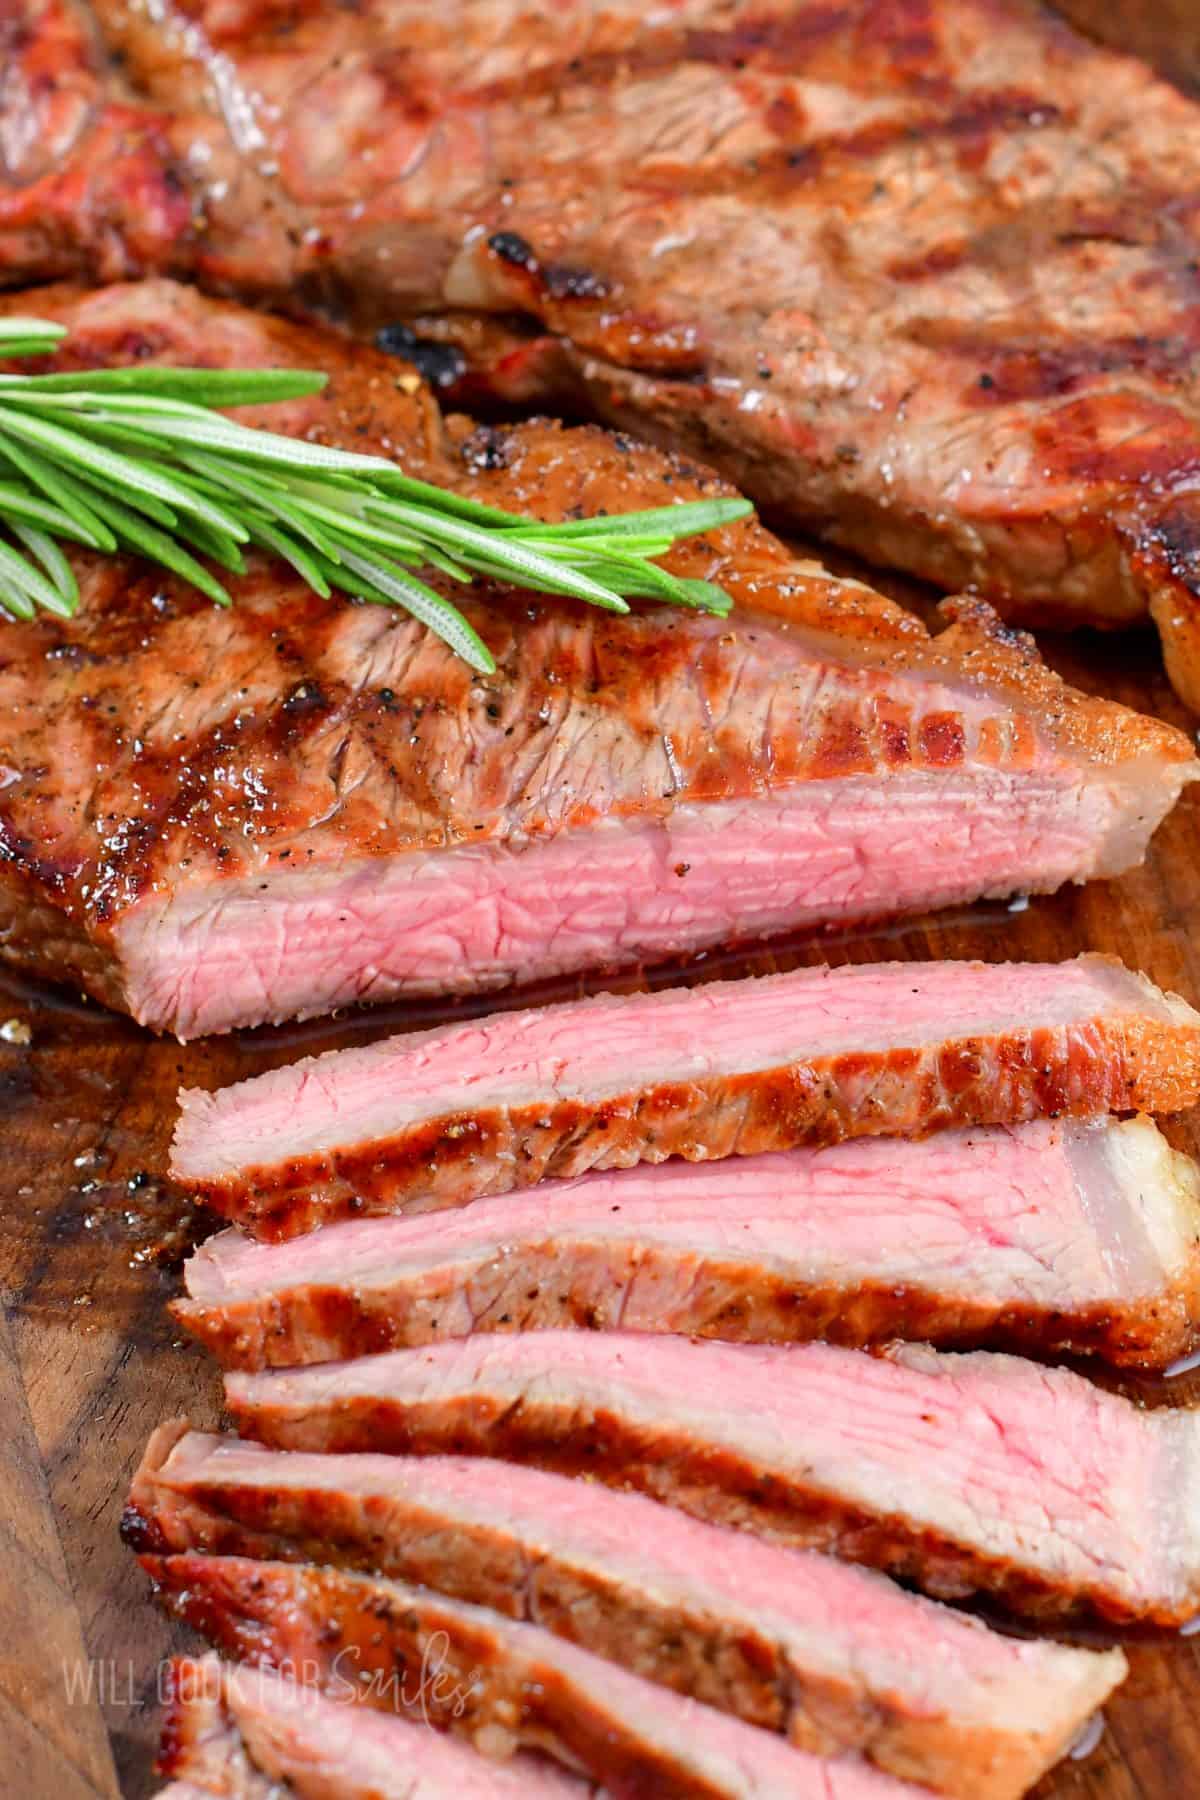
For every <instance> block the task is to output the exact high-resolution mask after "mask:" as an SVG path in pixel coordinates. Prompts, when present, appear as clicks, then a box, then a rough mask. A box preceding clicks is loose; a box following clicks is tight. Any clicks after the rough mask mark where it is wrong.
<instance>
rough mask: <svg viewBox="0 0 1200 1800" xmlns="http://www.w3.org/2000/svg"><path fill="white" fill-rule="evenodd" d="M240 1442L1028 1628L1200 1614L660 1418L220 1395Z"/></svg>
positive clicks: (574, 1408) (1171, 1622)
mask: <svg viewBox="0 0 1200 1800" xmlns="http://www.w3.org/2000/svg"><path fill="white" fill-rule="evenodd" d="M226 1397H227V1402H228V1404H229V1408H230V1411H231V1413H232V1415H233V1419H234V1422H235V1424H236V1425H237V1428H238V1431H239V1432H240V1433H241V1435H242V1436H244V1437H254V1438H258V1439H259V1440H260V1441H261V1442H262V1443H265V1444H268V1445H270V1446H271V1448H272V1449H276V1450H319V1451H335V1452H340V1451H363V1450H371V1451H375V1452H382V1453H385V1454H390V1455H406V1456H407V1455H414V1456H421V1455H430V1454H433V1455H446V1454H449V1455H455V1456H495V1457H501V1458H507V1459H508V1460H510V1461H512V1462H518V1463H530V1464H533V1465H534V1466H535V1467H537V1468H542V1469H550V1470H553V1471H555V1472H556V1473H558V1474H562V1475H576V1476H582V1477H584V1478H585V1479H587V1480H594V1481H602V1482H605V1483H607V1484H608V1485H609V1486H611V1487H619V1488H633V1489H636V1490H637V1491H638V1492H639V1493H643V1494H648V1495H649V1496H650V1497H651V1498H652V1499H655V1500H662V1501H665V1502H667V1503H668V1504H669V1505H673V1506H678V1507H680V1508H681V1509H682V1510H683V1511H684V1512H688V1513H691V1514H693V1515H694V1516H695V1517H696V1518H700V1519H707V1520H709V1521H710V1522H711V1523H712V1524H715V1525H728V1526H734V1527H736V1528H737V1529H739V1530H748V1531H753V1532H755V1533H756V1534H757V1535H758V1536H759V1537H763V1538H767V1539H769V1540H771V1541H772V1542H774V1543H779V1544H787V1545H791V1546H793V1547H795V1548H798V1549H806V1550H820V1551H824V1552H827V1553H830V1554H832V1555H836V1556H840V1557H841V1558H842V1559H843V1560H844V1561H846V1562H856V1563H865V1564H867V1565H868V1566H869V1567H871V1568H875V1569H881V1570H883V1571H884V1572H885V1573H886V1574H889V1575H892V1576H894V1577H895V1579H896V1580H898V1581H902V1582H907V1583H911V1584H912V1585H913V1586H914V1587H918V1588H920V1589H921V1590H922V1591H923V1592H924V1593H926V1594H930V1595H933V1596H934V1597H935V1598H937V1599H942V1600H964V1599H968V1598H970V1597H971V1596H973V1595H986V1596H988V1597H990V1598H991V1599H993V1600H995V1601H997V1602H998V1603H999V1604H1000V1605H1001V1606H1003V1607H1005V1608H1006V1609H1007V1610H1009V1611H1011V1612H1013V1613H1015V1614H1017V1615H1019V1616H1021V1617H1024V1618H1028V1619H1037V1620H1042V1619H1046V1620H1051V1619H1054V1620H1068V1619H1078V1620H1084V1621H1086V1620H1092V1621H1100V1622H1102V1623H1105V1624H1117V1625H1126V1624H1133V1623H1136V1622H1139V1621H1140V1622H1142V1623H1145V1624H1153V1625H1161V1626H1166V1627H1175V1626H1178V1625H1182V1624H1183V1623H1185V1621H1186V1620H1187V1619H1188V1618H1190V1617H1191V1616H1192V1614H1193V1612H1194V1611H1195V1606H1196V1599H1197V1596H1196V1595H1195V1594H1193V1595H1190V1596H1189V1597H1188V1598H1187V1599H1183V1598H1181V1599H1180V1600H1179V1602H1178V1603H1177V1605H1175V1606H1172V1605H1171V1604H1170V1603H1169V1602H1167V1601H1165V1600H1163V1599H1162V1598H1161V1597H1160V1598H1159V1599H1158V1600H1157V1601H1155V1602H1153V1603H1151V1602H1150V1601H1146V1602H1145V1604H1144V1605H1142V1606H1139V1607H1138V1608H1136V1609H1135V1608H1134V1607H1133V1606H1131V1604H1130V1602H1129V1599H1128V1597H1127V1595H1126V1594H1125V1593H1123V1592H1122V1591H1121V1590H1120V1589H1119V1588H1114V1587H1113V1586H1111V1585H1109V1584H1108V1583H1106V1581H1105V1579H1104V1570H1103V1567H1102V1566H1100V1565H1097V1567H1096V1570H1095V1573H1094V1576H1093V1578H1092V1579H1091V1580H1089V1581H1086V1582H1082V1583H1079V1584H1076V1583H1074V1582H1072V1583H1071V1584H1070V1585H1064V1583H1063V1582H1062V1581H1061V1580H1060V1579H1058V1578H1056V1577H1055V1575H1054V1574H1053V1573H1051V1572H1050V1571H1048V1570H1043V1569H1039V1568H1038V1567H1037V1566H1036V1565H1035V1564H1033V1563H1032V1562H1020V1563H1018V1562H1016V1561H1014V1560H1012V1559H1010V1558H1006V1557H999V1556H993V1555H988V1554H987V1553H985V1552H984V1551H983V1550H981V1549H980V1548H979V1547H978V1546H977V1545H972V1544H969V1543H962V1542H959V1541H958V1540H957V1539H955V1538H952V1537H949V1536H946V1535H945V1534H943V1533H941V1532H939V1531H935V1530H933V1529H932V1528H930V1527H927V1526H923V1525H918V1524H916V1523H915V1522H914V1521H913V1520H911V1519H907V1518H905V1517H903V1516H891V1515H887V1514H882V1515H881V1514H880V1513H878V1512H875V1511H870V1510H868V1509H867V1508H866V1507H864V1506H861V1505H858V1504H856V1503H854V1502H852V1501H849V1500H847V1499H845V1498H843V1497H842V1496H840V1495H832V1494H830V1493H829V1492H828V1491H827V1490H825V1489H821V1488H818V1487H810V1486H806V1485H805V1483H804V1481H803V1479H802V1478H801V1477H799V1476H798V1475H794V1474H791V1473H778V1472H773V1471H771V1470H769V1469H765V1468H764V1467H763V1466H762V1464H761V1463H760V1462H757V1461H752V1460H750V1459H749V1458H748V1457H747V1456H746V1455H744V1454H742V1453H741V1452H740V1451H739V1450H738V1449H736V1448H730V1447H728V1446H725V1445H720V1444H714V1443H711V1442H704V1441H698V1440H697V1439H696V1438H695V1437H692V1436H689V1434H688V1432H687V1431H686V1429H685V1428H683V1427H682V1426H674V1425H673V1423H672V1421H671V1420H670V1419H667V1418H663V1419H659V1420H656V1421H655V1423H654V1425H653V1427H652V1428H645V1429H643V1428H642V1427H640V1426H639V1425H638V1424H637V1423H636V1422H634V1421H631V1420H630V1419H629V1418H627V1417H625V1416H623V1415H622V1414H620V1413H619V1412H617V1411H610V1410H608V1409H607V1408H605V1407H602V1406H596V1405H593V1404H591V1403H589V1404H588V1405H587V1406H586V1407H585V1406H581V1405H580V1404H579V1403H578V1402H577V1401H574V1400H570V1399H569V1400H568V1401H567V1402H566V1403H565V1404H562V1405H559V1404H556V1403H555V1402H554V1401H553V1400H552V1399H551V1400H546V1399H543V1398H541V1397H539V1396H538V1395H537V1394H536V1393H531V1392H528V1391H526V1392H524V1393H522V1394H521V1396H520V1398H519V1400H518V1401H517V1403H515V1404H514V1403H513V1401H512V1399H511V1397H504V1396H501V1395H490V1394H489V1393H487V1392H486V1391H476V1392H474V1393H472V1394H471V1395H470V1396H469V1397H466V1398H464V1399H461V1400H460V1399H457V1398H452V1399H448V1400H442V1399H433V1400H409V1401H405V1402H400V1403H398V1402H395V1401H392V1400H390V1399H388V1398H385V1397H383V1396H380V1395H377V1396H372V1397H370V1398H368V1397H365V1396H361V1397H355V1398H354V1399H352V1400H347V1401H339V1400H336V1399H335V1400H331V1401H329V1402H327V1403H326V1404H324V1405H316V1404H311V1405H310V1406H309V1407H308V1409H307V1410H306V1411H305V1412H303V1413H299V1412H296V1411H293V1410H291V1409H289V1408H288V1407H287V1406H277V1405H272V1404H271V1403H270V1402H265V1403H248V1404H244V1403H242V1402H241V1401H240V1400H239V1399H238V1397H237V1395H236V1394H234V1393H229V1392H227V1396H226Z"/></svg>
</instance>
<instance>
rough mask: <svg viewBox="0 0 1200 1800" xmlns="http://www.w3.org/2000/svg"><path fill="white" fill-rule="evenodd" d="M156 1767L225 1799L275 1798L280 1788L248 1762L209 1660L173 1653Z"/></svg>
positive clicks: (198, 1791) (218, 1673) (217, 1673)
mask: <svg viewBox="0 0 1200 1800" xmlns="http://www.w3.org/2000/svg"><path fill="white" fill-rule="evenodd" d="M154 1766H155V1769H156V1770H157V1772H158V1773H159V1774H160V1775H168V1776H172V1777H174V1778H175V1779H176V1780H177V1781H181V1782H186V1783H192V1782H194V1783H195V1790H194V1791H195V1792H196V1794H197V1795H199V1794H201V1793H204V1794H208V1793H213V1794H221V1795H224V1796H226V1797H227V1800H278V1795H279V1793H280V1789H279V1787H278V1784H277V1783H275V1782H273V1781H271V1780H270V1779H269V1778H268V1777H267V1776H266V1775H264V1774H262V1773H261V1771H260V1770H258V1769H256V1768H255V1767H254V1766H253V1764H252V1763H251V1761H250V1759H249V1756H248V1754H247V1752H246V1748H245V1745H244V1744H243V1742H242V1734H241V1731H240V1729H239V1727H238V1724H237V1721H236V1720H235V1719H234V1718H233V1717H232V1715H231V1713H230V1711H229V1707H228V1705H227V1704H226V1700H225V1695H224V1690H223V1681H222V1674H221V1670H220V1669H219V1668H217V1667H216V1666H214V1663H212V1662H210V1661H205V1662H200V1661H194V1660H193V1659H192V1658H190V1657H183V1656H179V1657H174V1658H173V1659H172V1661H171V1662H170V1663H169V1664H168V1665H167V1692H166V1712H165V1715H164V1718H163V1727H162V1736H161V1738H160V1740H159V1750H158V1759H157V1761H156V1762H155V1765H154Z"/></svg>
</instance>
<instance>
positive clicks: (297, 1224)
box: [171, 956, 1200, 1238]
mask: <svg viewBox="0 0 1200 1800" xmlns="http://www.w3.org/2000/svg"><path fill="white" fill-rule="evenodd" d="M1198 1095H1200V1015H1197V1014H1196V1013H1195V1012H1193V1011H1192V1009H1191V1008H1190V1007H1189V1006H1186V1005H1185V1004H1184V1003H1183V1001H1181V1000H1179V999H1177V998H1175V997H1174V996H1171V995H1165V994H1163V993H1161V992H1160V991H1159V990H1158V989H1157V988H1155V987H1154V986H1153V985H1152V984H1151V983H1150V982H1149V981H1147V980H1146V979H1145V977H1144V976H1140V975H1135V974H1132V973H1130V971H1129V970H1127V969H1126V968H1124V967H1123V966H1122V964H1120V963H1119V962H1116V961H1113V960H1111V959H1107V958H1104V957H1097V956H1081V957H1078V958H1076V960H1075V961H1073V962H1067V963H1045V964H1039V963H994V964H989V963H968V962H943V963H911V964H910V963H884V964H873V965H863V966H853V965H850V966H845V967H842V968H837V969H828V968H824V969H820V968H819V969H797V970H795V971H793V972H792V973H791V974H787V975H773V976H766V977H762V978H759V979H747V980H742V981H725V982H713V983H711V984H709V985H708V986H705V987H700V988H691V989H675V990H669V991H666V992H663V993H656V994H646V993H641V994H631V995H627V996H623V997H620V998H617V997H615V996H612V995H601V996H600V997H599V998H594V999H588V1000H581V1001H574V1002H571V1003H568V1004H565V1005H560V1006H552V1007H545V1008H543V1009H541V1010H539V1011H531V1012H510V1013H505V1014H499V1015H497V1016H494V1017H491V1018H487V1019H482V1020H472V1021H471V1022H470V1023H466V1024H455V1025H451V1026H447V1027H445V1028H443V1029H439V1030H434V1031H425V1032H419V1033H412V1034H409V1035H406V1036H402V1037H394V1038H390V1039H386V1040H384V1041H382V1042H380V1043H376V1044H372V1045H369V1046H367V1047H365V1048H353V1049H349V1050H340V1051H333V1052H330V1053H328V1054H327V1055H324V1056H319V1057H310V1058H307V1059H305V1060H303V1061H300V1062H297V1063H293V1064H291V1065H290V1066H289V1067H286V1068H280V1069H274V1070H271V1071H270V1072H269V1073H267V1074H265V1075H261V1076H258V1077H256V1078H254V1079H253V1080H249V1081H244V1082H238V1083H235V1084H234V1085H232V1086H230V1087H227V1088H223V1089H221V1090H220V1091H219V1092H217V1093H216V1094H209V1093H205V1092H203V1091H201V1090H199V1089H196V1088H191V1089H185V1090H184V1091H183V1093H182V1094H181V1096H180V1106H181V1116H180V1119H179V1123H178V1126H177V1127H176V1132H175V1139H174V1144H173V1147H172V1154H171V1172H172V1174H173V1175H174V1176H175V1177H176V1178H177V1179H178V1180H180V1181H182V1182H184V1183H185V1184H186V1185H187V1186H188V1187H189V1188H191V1189H193V1190H195V1191H196V1192H197V1193H199V1194H202V1195H203V1196H204V1198H205V1199H206V1200H208V1201H209V1202H210V1204H211V1205H213V1206H215V1207H216V1208H217V1210H218V1211H220V1212H222V1213H224V1214H226V1215H227V1216H228V1217H230V1218H233V1219H236V1220H238V1221H239V1222H240V1223H242V1224H244V1225H245V1226H246V1227H247V1228H248V1229H249V1230H250V1231H252V1232H253V1233H254V1235H255V1236H256V1237H263V1238H283V1237H291V1236H295V1235H296V1234H298V1233H300V1232H303V1231H306V1230H308V1229H309V1228H310V1227H311V1226H313V1225H317V1224H321V1223H325V1222H327V1221H329V1220H333V1219H338V1218H344V1217H348V1216H350V1215H352V1214H356V1213H362V1212H368V1213H387V1212H402V1211H405V1210H413V1211H424V1210H427V1209H429V1208H434V1207H444V1206H450V1205H454V1206H458V1205H461V1204H462V1203H463V1202H464V1201H467V1200H471V1199H473V1198H475V1197H476V1196H478V1195H481V1194H491V1193H503V1192H505V1191H507V1190H509V1189H512V1188H520V1187H527V1186H529V1185H530V1184H532V1183H533V1182H536V1181H541V1180H543V1179H544V1178H545V1177H547V1176H573V1175H578V1174H581V1173H583V1172H584V1171H586V1170H589V1169H610V1168H622V1167H628V1166H629V1165H631V1164H633V1163H637V1162H661V1161H663V1160H664V1159H665V1158H666V1157H668V1156H683V1157H686V1158H687V1159H688V1160H694V1161H704V1160H706V1159H708V1158H718V1157H727V1156H731V1155H753V1154H755V1153H757V1152H760V1151H768V1150H782V1149H789V1148H791V1147H792V1146H794V1145H801V1144H810V1145H811V1144H828V1143H832V1142H836V1141H837V1140H838V1139H841V1138H847V1137H860V1136H875V1135H877V1134H879V1133H888V1134H893V1135H911V1136H919V1135H921V1134H923V1133H925V1132H928V1131H932V1130H934V1129H936V1128H940V1127H945V1126H951V1125H984V1124H1007V1123H1015V1122H1018V1121H1020V1120H1024V1119H1029V1118H1031V1117H1033V1116H1035V1115H1038V1114H1045V1113H1049V1114H1054V1115H1057V1114H1069V1115H1087V1114H1095V1113H1102V1112H1106V1111H1127V1110H1131V1109H1134V1108H1144V1109H1145V1110H1146V1111H1150V1112H1153V1111H1166V1112H1170V1111H1173V1110H1176V1109H1178V1108H1180V1107H1183V1106H1187V1105H1190V1104H1191V1103H1192V1101H1194V1100H1195V1099H1196V1098H1197V1096H1198Z"/></svg>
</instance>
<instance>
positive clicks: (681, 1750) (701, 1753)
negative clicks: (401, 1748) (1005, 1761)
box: [141, 1555, 922, 1800]
mask: <svg viewBox="0 0 1200 1800" xmlns="http://www.w3.org/2000/svg"><path fill="white" fill-rule="evenodd" d="M141 1561H142V1564H143V1566H144V1567H145V1568H146V1570H147V1572H148V1573H149V1574H150V1576H151V1577H152V1579H153V1580H154V1582H155V1584H156V1587H157V1589H158V1592H159V1594H160V1596H161V1598H162V1600H163V1602H164V1604H165V1605H166V1606H167V1608H168V1609H169V1610H170V1611H171V1612H172V1613H174V1614H175V1615H176V1616H177V1617H179V1618H182V1619H186V1620H187V1622H188V1623H189V1624H191V1625H194V1626H195V1627H196V1628H197V1629H198V1630H199V1631H201V1632H203V1633H204V1635H205V1636H206V1637H208V1638H209V1639H210V1641H211V1642H212V1643H214V1644H215V1645H216V1646H217V1647H218V1649H221V1650H223V1651H225V1652H226V1653H227V1654H229V1655H233V1656H237V1657H244V1658H245V1660H246V1661H247V1662H251V1663H254V1664H258V1665H265V1666H266V1667H268V1668H272V1667H274V1668H284V1669H303V1670H305V1672H306V1676H307V1675H309V1674H311V1675H312V1676H313V1677H314V1678H315V1681H316V1682H317V1683H318V1684H319V1685H321V1686H324V1687H325V1688H327V1689H331V1690H332V1691H334V1692H338V1691H340V1692H341V1693H343V1694H345V1693H348V1692H349V1691H351V1689H355V1690H357V1691H358V1693H359V1694H360V1695H361V1696H362V1699H363V1701H364V1702H365V1703H366V1705H368V1706H372V1707H377V1708H379V1709H380V1710H382V1711H385V1712H393V1713H395V1712H399V1713H407V1714H408V1715H409V1716H412V1717H416V1718H420V1719H422V1720H423V1721H424V1723H425V1724H426V1725H433V1726H435V1727H439V1728H441V1729H442V1730H449V1731H452V1732H454V1733H455V1734H456V1735H458V1736H461V1737H465V1738H467V1739H468V1740H469V1741H471V1742H473V1743H475V1744H477V1745H478V1746H479V1747H480V1748H484V1749H487V1750H489V1751H500V1752H501V1753H502V1752H503V1751H504V1750H506V1749H510V1748H513V1747H521V1748H532V1749H537V1750H545V1751H548V1752H549V1753H550V1754H551V1755H552V1756H555V1757H557V1758H559V1759H560V1760H561V1761H563V1762H565V1763H567V1764H568V1765H570V1766H571V1767H572V1768H575V1769H579V1770H582V1771H583V1772H584V1773H585V1774H587V1775H588V1776H590V1777H591V1778H592V1779H593V1780H595V1781H596V1782H598V1783H599V1784H601V1785H602V1786H603V1787H604V1788H605V1789H607V1790H608V1791H609V1792H610V1793H612V1794H613V1795H614V1796H615V1800H782V1797H783V1796H785V1795H786V1796H788V1797H789V1800H793V1797H794V1800H810V1797H811V1800H915V1797H916V1795H917V1794H918V1793H920V1792H921V1791H922V1790H921V1789H918V1788H914V1787H911V1786H910V1785H909V1784H908V1783H907V1782H899V1781H894V1780H893V1779H892V1778H891V1777H890V1776H887V1775H883V1774H880V1773H879V1772H878V1771H877V1770H875V1769H872V1768H870V1766H869V1765H867V1764H865V1763H862V1762H859V1761H857V1760H855V1759H846V1760H844V1761H841V1760H839V1761H826V1760H824V1759H823V1758H820V1757H815V1756H809V1755H807V1754H806V1753H805V1752H804V1751H801V1750H794V1749H792V1747H791V1746H790V1745H789V1744H787V1743H786V1742H785V1741H784V1740H783V1739H782V1738H781V1737H778V1736H777V1735H776V1734H775V1733H773V1732H769V1731H757V1730H755V1729H754V1727H753V1726H750V1725H743V1724H742V1723H741V1721H740V1720H737V1719H731V1718H730V1717H728V1715H727V1714H725V1713H719V1712H715V1711H714V1710H713V1709H712V1708H711V1707H707V1706H702V1705H700V1703H699V1702H698V1701H695V1700H684V1699H681V1698H680V1696H679V1695H677V1694H673V1693H671V1692H670V1691H669V1689H666V1688H663V1687H660V1686H658V1685H657V1684H651V1683H650V1682H647V1681H642V1680H640V1679H639V1678H638V1677H637V1676H636V1675H629V1674H627V1673H626V1671H625V1670H624V1669H621V1668H618V1667H617V1666H616V1664H615V1663H610V1662H606V1661H604V1660H603V1659H602V1658H600V1657H598V1656H593V1655H591V1653H590V1652H588V1651H586V1650H580V1649H579V1648H578V1647H577V1646H576V1645H574V1644H570V1643H567V1642H565V1641H564V1640H563V1639H562V1638H558V1637H553V1636H552V1635H551V1634H550V1633H549V1632H548V1631H543V1630H541V1629H540V1627H538V1626H536V1625H526V1624H524V1623H522V1622H519V1621H514V1620H512V1619H506V1618H504V1617H502V1616H501V1614H499V1613H495V1612H491V1611H489V1610H488V1609H486V1608H484V1607H480V1606H470V1605H468V1604H467V1603H465V1602H464V1601H461V1600H451V1599H448V1598H446V1597H445V1596H443V1595H440V1594H431V1593H429V1592H427V1591H426V1590H425V1589H422V1588H416V1587H410V1586H408V1585H407V1584H406V1583H402V1582H398V1581H385V1580H382V1579H379V1578H377V1577H372V1576H366V1575H350V1574H345V1573H342V1572H341V1571H339V1570H336V1569H319V1568H313V1567H311V1566H306V1565H301V1564H295V1563H278V1562H276V1563H272V1562H254V1561H250V1560H248V1559H245V1558H240V1557H219V1556H190V1555H184V1556H166V1557H159V1556H149V1555H147V1556H143V1557H142V1558H141Z"/></svg>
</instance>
